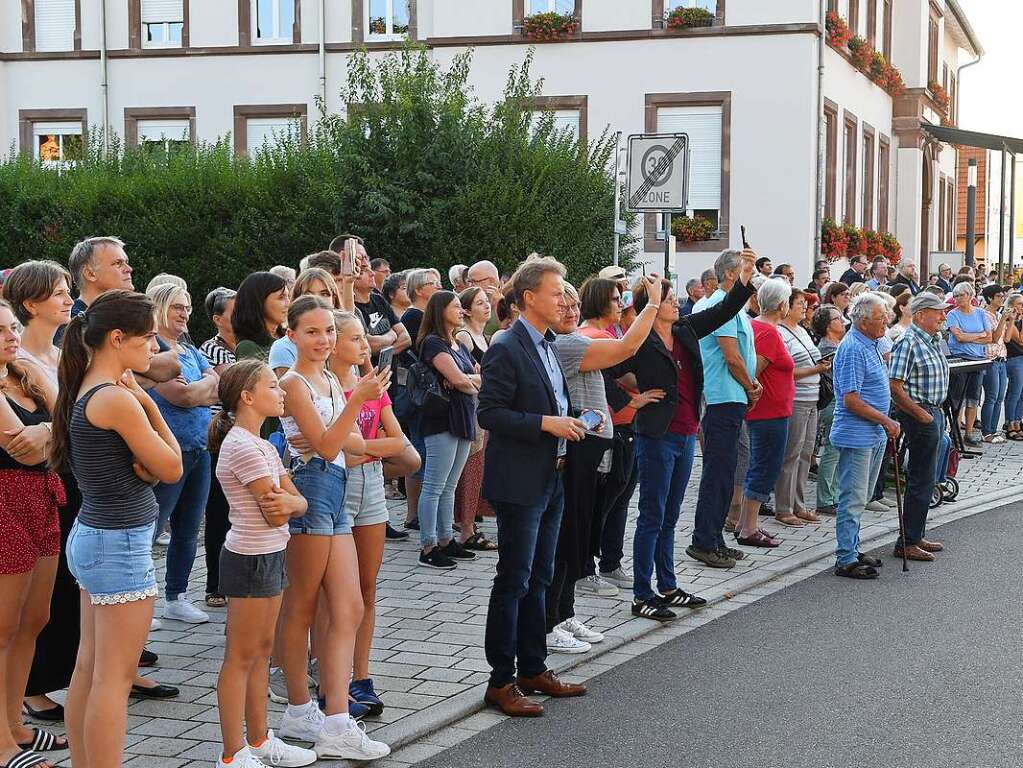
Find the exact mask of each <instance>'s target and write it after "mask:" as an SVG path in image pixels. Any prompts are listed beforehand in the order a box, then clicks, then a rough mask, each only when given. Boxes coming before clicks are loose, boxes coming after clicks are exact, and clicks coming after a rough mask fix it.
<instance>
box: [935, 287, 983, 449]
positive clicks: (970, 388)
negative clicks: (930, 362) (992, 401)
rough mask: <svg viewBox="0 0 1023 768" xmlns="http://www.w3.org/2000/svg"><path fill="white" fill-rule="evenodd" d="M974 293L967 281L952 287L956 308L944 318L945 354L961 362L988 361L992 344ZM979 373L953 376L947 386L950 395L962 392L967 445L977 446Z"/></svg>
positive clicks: (979, 440) (979, 436)
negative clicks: (946, 339)
mask: <svg viewBox="0 0 1023 768" xmlns="http://www.w3.org/2000/svg"><path fill="white" fill-rule="evenodd" d="M976 295H977V292H976V291H975V290H974V289H973V286H972V285H971V284H970V283H969V282H962V283H959V284H957V285H956V286H955V287H954V288H952V298H953V299H955V303H956V307H955V309H953V310H952V311H951V312H949V313H948V315H947V316H946V317H945V323H946V327H947V328H948V332H949V339H948V351H949V352H951V353H952V356H953V357H958V358H961V359H963V360H987V345H988V344H990V343H991V331H992V325H991V321H990V320H989V319H988V316H987V313H986V312H984V311H983V310H980V309H977V308H976V307H974V306H973V298H974V296H976ZM982 380H983V376H982V375H981V373H980V372H979V371H974V372H972V373H965V374H954V375H953V376H952V379H951V381H950V383H949V389H950V391H951V392H954V393H959V392H962V393H963V395H964V398H963V405H964V412H965V423H966V438H965V439H966V442H967V443H968V444H969V445H980V442H981V435H980V433H979V432H978V431H976V430H975V428H974V427H975V422H976V421H977V409H978V408H979V407H980V393H981V382H982Z"/></svg>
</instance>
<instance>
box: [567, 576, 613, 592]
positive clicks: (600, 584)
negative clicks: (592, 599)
mask: <svg viewBox="0 0 1023 768" xmlns="http://www.w3.org/2000/svg"><path fill="white" fill-rule="evenodd" d="M575 589H576V591H577V592H581V593H582V594H584V595H599V596H600V597H617V596H618V587H616V586H615V585H614V584H612V583H611V582H608V581H604V580H603V579H602V578H600V577H599V576H583V578H581V579H579V581H577V582H576V583H575Z"/></svg>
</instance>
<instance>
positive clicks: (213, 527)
mask: <svg viewBox="0 0 1023 768" xmlns="http://www.w3.org/2000/svg"><path fill="white" fill-rule="evenodd" d="M212 459H213V471H212V472H211V473H210V495H209V497H208V498H207V499H206V528H205V530H204V532H203V546H204V547H205V549H206V594H207V595H213V594H219V593H220V550H221V549H222V548H223V546H224V539H225V538H226V537H227V532H228V531H229V530H231V522H230V520H229V519H228V516H227V514H228V504H227V497H226V496H224V489H223V488H222V487H221V485H220V481H219V480H218V479H217V461H218V460H219V459H220V454H219V453H214V454H212Z"/></svg>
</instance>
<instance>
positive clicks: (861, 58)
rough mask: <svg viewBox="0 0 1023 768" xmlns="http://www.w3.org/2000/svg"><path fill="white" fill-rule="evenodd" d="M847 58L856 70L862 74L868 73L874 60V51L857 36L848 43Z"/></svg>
mask: <svg viewBox="0 0 1023 768" xmlns="http://www.w3.org/2000/svg"><path fill="white" fill-rule="evenodd" d="M849 57H850V58H851V59H852V64H853V66H854V67H856V69H858V70H859V71H860V72H863V73H865V74H866V73H869V71H870V65H871V63H872V62H873V60H874V49H873V48H871V47H870V44H869V43H868V42H867V41H866V40H864V39H863V38H862V37H860V36H859V35H857V36H856V37H854V38H853V39H852V40H850V41H849Z"/></svg>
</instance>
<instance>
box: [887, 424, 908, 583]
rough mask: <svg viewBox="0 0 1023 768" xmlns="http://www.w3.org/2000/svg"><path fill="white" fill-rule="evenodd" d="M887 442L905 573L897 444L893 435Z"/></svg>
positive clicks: (903, 563) (903, 531)
mask: <svg viewBox="0 0 1023 768" xmlns="http://www.w3.org/2000/svg"><path fill="white" fill-rule="evenodd" d="M888 444H889V445H891V447H892V457H893V459H894V461H893V465H894V468H895V507H896V509H897V510H898V512H899V541H901V542H902V547H901V549H902V572H903V573H906V572H907V571H908V570H909V565H907V564H906V528H905V525H904V524H903V521H902V481H901V480H900V478H899V475H900V474H901V473H900V471H899V463H900V459H899V446H898V444H897V442H896V440H895V438H894V437H893V438H889V440H888Z"/></svg>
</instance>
